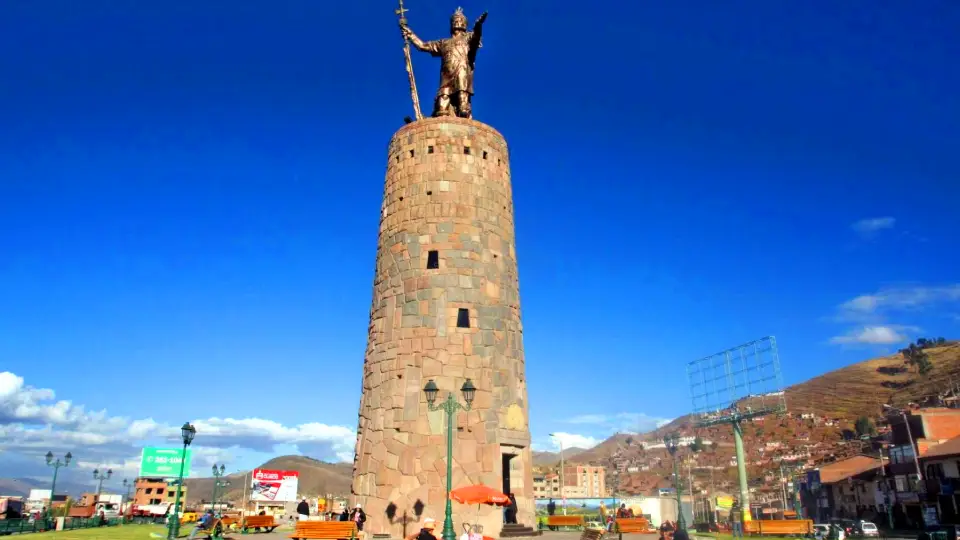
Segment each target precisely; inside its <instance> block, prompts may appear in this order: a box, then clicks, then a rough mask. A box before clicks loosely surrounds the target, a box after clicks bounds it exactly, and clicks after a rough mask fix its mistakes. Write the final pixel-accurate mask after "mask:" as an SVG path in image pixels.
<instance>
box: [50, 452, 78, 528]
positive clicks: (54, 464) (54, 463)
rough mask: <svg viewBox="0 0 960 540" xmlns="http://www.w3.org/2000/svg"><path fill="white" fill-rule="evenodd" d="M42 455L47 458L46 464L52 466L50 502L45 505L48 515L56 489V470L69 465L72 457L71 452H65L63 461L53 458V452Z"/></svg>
mask: <svg viewBox="0 0 960 540" xmlns="http://www.w3.org/2000/svg"><path fill="white" fill-rule="evenodd" d="M44 457H45V458H47V466H48V467H53V484H52V485H51V486H50V503H49V504H48V505H47V514H48V515H49V514H50V513H51V512H53V496H54V494H55V493H56V491H57V472H58V471H59V470H60V467H66V466H67V465H70V460H71V459H73V454H71V453H70V452H67V453H66V455H64V456H63V461H60V458H57V459H56V460H54V459H53V452H47V455H46V456H44ZM44 517H46V516H44Z"/></svg>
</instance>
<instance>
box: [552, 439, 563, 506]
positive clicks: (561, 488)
mask: <svg viewBox="0 0 960 540" xmlns="http://www.w3.org/2000/svg"><path fill="white" fill-rule="evenodd" d="M550 436H551V437H553V438H554V439H557V442H558V443H560V504H561V505H563V515H567V494H566V490H565V489H564V486H563V469H564V467H563V465H564V463H563V439H560V438H557V435H556V434H555V433H551V434H550Z"/></svg>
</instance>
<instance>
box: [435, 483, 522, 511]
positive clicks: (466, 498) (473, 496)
mask: <svg viewBox="0 0 960 540" xmlns="http://www.w3.org/2000/svg"><path fill="white" fill-rule="evenodd" d="M450 498H451V499H453V500H455V501H457V502H458V503H460V504H490V505H496V506H505V505H507V504H510V497H507V496H506V495H504V494H503V493H500V492H499V491H497V490H495V489H493V488H491V487H487V486H484V485H476V486H465V487H460V488H457V489H454V490H453V491H451V492H450Z"/></svg>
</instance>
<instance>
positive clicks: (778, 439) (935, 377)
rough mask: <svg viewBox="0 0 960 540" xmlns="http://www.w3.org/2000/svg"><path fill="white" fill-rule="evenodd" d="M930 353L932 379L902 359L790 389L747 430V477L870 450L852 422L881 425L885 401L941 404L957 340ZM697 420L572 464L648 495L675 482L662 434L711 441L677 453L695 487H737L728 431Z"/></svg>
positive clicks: (620, 441) (956, 371) (958, 374)
mask: <svg viewBox="0 0 960 540" xmlns="http://www.w3.org/2000/svg"><path fill="white" fill-rule="evenodd" d="M925 352H926V353H927V355H928V358H929V360H930V363H931V364H932V366H933V369H932V370H931V371H930V372H929V373H928V374H927V375H920V374H919V373H918V372H917V370H916V368H914V367H912V366H908V365H907V364H905V362H904V357H903V356H902V355H901V354H899V353H898V354H895V355H890V356H885V357H881V358H875V359H871V360H866V361H863V362H858V363H856V364H852V365H849V366H845V367H842V368H840V369H837V370H834V371H831V372H829V373H826V374H824V375H821V376H818V377H814V378H813V379H810V380H808V381H806V382H803V383H800V384H796V385H793V386H791V387H789V388H787V389H786V401H787V411H788V414H786V415H783V416H781V417H777V416H771V417H766V418H759V419H756V420H754V421H751V422H749V423H747V424H745V425H744V442H745V445H746V448H747V450H748V452H749V454H748V471H749V474H750V476H751V478H752V479H753V481H754V483H756V484H759V483H762V481H763V477H764V476H769V471H771V470H773V469H774V468H775V467H776V464H777V463H779V462H780V460H781V459H784V460H788V461H801V462H804V463H808V464H813V463H822V462H829V461H832V460H837V459H842V458H845V457H848V456H851V455H855V454H858V453H860V452H861V451H863V449H864V447H862V446H861V444H860V441H857V440H853V439H855V438H854V437H853V435H854V434H853V424H854V422H855V421H856V419H857V418H858V417H860V416H866V417H868V418H871V419H874V420H875V421H876V422H877V423H878V424H879V423H881V420H882V405H883V404H884V403H890V404H893V405H895V406H902V405H906V404H907V403H909V402H914V403H918V404H921V405H924V404H929V405H935V404H936V403H937V396H938V395H939V394H942V393H944V392H946V391H947V390H949V389H950V388H951V386H952V385H953V384H955V383H957V382H960V344H958V343H956V342H952V343H948V344H946V345H944V346H941V347H936V348H929V349H925ZM692 420H693V419H692V418H691V417H690V416H683V417H680V418H677V419H676V420H674V421H673V422H670V423H669V424H667V425H665V426H663V427H661V428H659V429H657V430H654V431H651V432H648V433H643V434H624V433H619V434H616V435H614V436H612V437H610V438H609V439H607V440H605V441H603V442H602V443H600V444H599V445H597V446H595V447H593V448H591V449H589V450H587V451H584V452H581V453H579V454H578V455H576V456H574V457H572V458H571V459H570V461H571V462H579V463H592V464H598V465H604V466H606V467H607V470H608V471H609V473H608V474H609V475H610V476H609V478H608V481H607V485H611V486H613V485H617V483H618V482H619V485H620V489H621V492H623V493H642V492H646V491H647V490H650V489H653V488H655V487H660V486H661V485H669V483H670V480H669V479H670V469H669V468H670V466H671V463H672V462H671V460H670V457H669V454H668V453H667V452H666V450H665V449H664V448H662V447H661V448H656V447H651V446H653V445H656V444H658V443H659V442H660V441H661V440H662V437H663V435H664V434H666V433H668V432H679V433H680V435H681V436H689V437H694V436H697V437H700V438H701V440H702V441H703V442H704V443H705V444H704V448H703V449H702V451H701V452H699V453H696V455H693V452H691V451H690V450H689V449H687V448H682V449H681V450H680V452H679V453H678V456H679V457H681V459H684V460H686V459H692V460H693V461H695V464H694V467H696V468H698V469H699V471H696V472H693V471H691V474H692V476H693V478H694V482H695V483H697V484H704V483H706V482H712V483H714V485H715V487H719V488H721V489H722V488H723V487H724V486H727V485H729V486H730V487H732V481H733V479H734V478H735V468H734V467H733V464H734V463H735V462H734V461H732V459H733V456H734V448H733V434H732V431H731V429H730V427H729V426H726V425H722V426H712V427H707V428H697V427H696V426H695V425H694V424H693V422H692ZM868 447H869V443H867V446H866V448H868ZM704 469H706V470H704ZM708 478H709V480H708Z"/></svg>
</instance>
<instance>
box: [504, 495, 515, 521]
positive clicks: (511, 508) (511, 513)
mask: <svg viewBox="0 0 960 540" xmlns="http://www.w3.org/2000/svg"><path fill="white" fill-rule="evenodd" d="M507 497H509V498H510V504H508V505H507V515H506V518H507V524H508V525H513V524H516V523H517V498H516V497H515V496H514V495H513V493H510V494H508V495H507Z"/></svg>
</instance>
